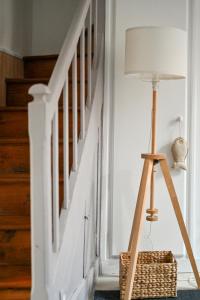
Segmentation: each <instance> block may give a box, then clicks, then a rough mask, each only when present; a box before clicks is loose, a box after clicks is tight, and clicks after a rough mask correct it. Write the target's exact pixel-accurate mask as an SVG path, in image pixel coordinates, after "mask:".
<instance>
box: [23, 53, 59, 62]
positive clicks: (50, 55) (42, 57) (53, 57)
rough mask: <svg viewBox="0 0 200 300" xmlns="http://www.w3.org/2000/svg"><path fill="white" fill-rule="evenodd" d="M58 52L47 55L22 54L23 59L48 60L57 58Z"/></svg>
mask: <svg viewBox="0 0 200 300" xmlns="http://www.w3.org/2000/svg"><path fill="white" fill-rule="evenodd" d="M57 58H58V54H48V55H30V56H24V57H23V60H24V61H31V60H48V59H57Z"/></svg>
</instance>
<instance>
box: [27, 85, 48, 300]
mask: <svg viewBox="0 0 200 300" xmlns="http://www.w3.org/2000/svg"><path fill="white" fill-rule="evenodd" d="M29 94H30V95H32V96H33V99H34V100H33V102H31V103H29V138H30V158H31V243H32V244H31V245H32V293H31V300H49V299H50V298H51V296H50V295H49V287H50V286H51V277H52V207H51V121H50V119H49V114H48V109H49V104H48V101H47V97H48V95H49V94H50V90H49V88H48V86H46V85H44V84H36V85H34V86H32V87H31V88H30V89H29Z"/></svg>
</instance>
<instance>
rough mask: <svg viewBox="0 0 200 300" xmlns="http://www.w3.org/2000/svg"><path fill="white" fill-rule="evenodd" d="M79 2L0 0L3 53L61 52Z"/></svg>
mask: <svg viewBox="0 0 200 300" xmlns="http://www.w3.org/2000/svg"><path fill="white" fill-rule="evenodd" d="M79 2H80V0H59V1H57V0H1V1H0V50H6V51H7V52H9V53H11V54H16V55H18V56H24V55H42V54H57V53H59V51H60V49H61V47H62V44H63V41H64V38H65V36H66V33H67V30H68V28H69V25H70V23H71V21H72V18H73V15H74V12H75V9H76V7H77V5H78V3H79Z"/></svg>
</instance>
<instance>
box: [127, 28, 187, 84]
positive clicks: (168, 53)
mask: <svg viewBox="0 0 200 300" xmlns="http://www.w3.org/2000/svg"><path fill="white" fill-rule="evenodd" d="M186 72H187V37H186V32H185V31H183V30H181V29H178V28H173V27H134V28H130V29H127V30H126V48H125V73H126V74H132V75H135V76H137V77H139V78H142V79H146V80H151V81H159V80H164V79H181V78H185V77H186Z"/></svg>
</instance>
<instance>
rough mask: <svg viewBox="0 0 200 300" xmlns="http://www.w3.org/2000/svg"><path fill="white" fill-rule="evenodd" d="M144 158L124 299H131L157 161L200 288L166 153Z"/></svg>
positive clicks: (144, 155)
mask: <svg viewBox="0 0 200 300" xmlns="http://www.w3.org/2000/svg"><path fill="white" fill-rule="evenodd" d="M142 158H143V159H144V166H143V172H142V177H141V182H140V188H139V193H138V198H137V204H136V209H135V214H134V219H133V226H132V231H131V236H130V241H129V252H130V256H131V262H130V266H129V269H128V274H127V279H126V290H125V296H124V299H123V300H131V295H132V288H133V282H134V277H135V271H136V264H137V258H138V245H139V239H140V234H141V227H142V226H141V225H142V220H143V217H144V207H145V200H146V191H147V188H148V186H149V183H150V180H151V174H152V168H153V165H154V164H155V163H160V166H161V170H162V173H163V176H164V179H165V183H166V186H167V189H168V192H169V196H170V199H171V202H172V206H173V208H174V212H175V215H176V218H177V221H178V224H179V228H180V231H181V234H182V238H183V241H184V243H185V247H186V250H187V254H188V257H189V259H190V263H191V266H192V269H193V272H194V275H195V279H196V282H197V286H198V288H200V277H199V273H198V269H197V265H196V262H195V259H194V255H193V251H192V247H191V244H190V240H189V237H188V233H187V229H186V226H185V223H184V220H183V216H182V213H181V208H180V205H179V201H178V198H177V195H176V191H175V188H174V184H173V181H172V178H171V174H170V170H169V167H168V163H167V160H166V157H165V155H164V154H142Z"/></svg>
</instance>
